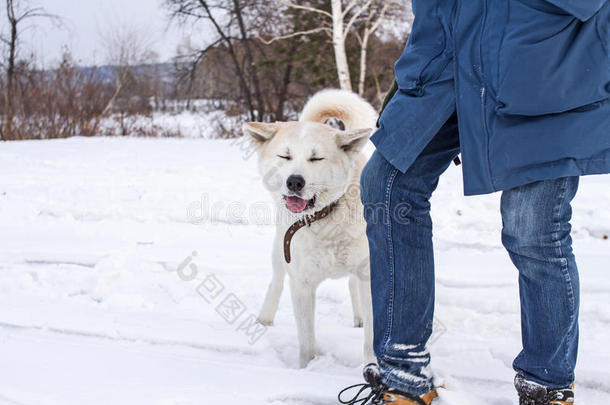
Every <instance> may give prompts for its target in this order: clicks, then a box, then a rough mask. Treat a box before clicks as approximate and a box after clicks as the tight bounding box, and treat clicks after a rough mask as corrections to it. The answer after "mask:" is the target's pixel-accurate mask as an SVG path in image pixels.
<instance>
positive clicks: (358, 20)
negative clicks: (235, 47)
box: [264, 0, 405, 95]
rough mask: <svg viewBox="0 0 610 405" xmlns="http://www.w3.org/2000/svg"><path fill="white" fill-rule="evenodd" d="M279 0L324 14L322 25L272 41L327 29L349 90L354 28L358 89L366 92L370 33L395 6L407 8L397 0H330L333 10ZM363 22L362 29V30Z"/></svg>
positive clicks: (339, 71) (341, 83) (342, 81)
mask: <svg viewBox="0 0 610 405" xmlns="http://www.w3.org/2000/svg"><path fill="white" fill-rule="evenodd" d="M276 1H277V2H278V3H280V4H283V5H284V6H286V7H289V8H293V9H300V10H305V11H309V12H312V13H316V14H318V15H319V16H321V17H322V18H321V19H320V26H318V27H316V28H311V29H309V30H303V31H296V32H293V33H288V34H280V35H277V36H274V37H273V38H271V39H269V40H264V42H266V43H270V42H273V41H276V40H279V39H285V38H290V37H293V36H300V35H310V34H312V33H316V32H320V31H324V32H327V33H328V34H329V35H330V36H331V38H332V43H333V49H334V56H335V64H336V68H337V77H338V80H339V86H340V87H341V88H342V89H345V90H352V81H351V75H350V68H349V63H348V55H347V51H346V40H347V37H348V35H349V34H350V33H352V32H354V33H355V34H356V36H357V38H358V41H359V43H360V75H359V81H358V93H359V94H360V95H362V94H364V79H365V77H366V58H367V51H368V44H369V39H370V36H371V35H372V34H373V33H374V32H375V31H376V30H377V29H378V28H379V26H380V24H381V22H382V21H384V20H385V18H386V17H387V13H388V11H389V10H390V8H391V7H392V6H393V8H394V9H396V10H399V9H401V8H402V9H404V8H405V6H404V5H403V4H398V2H396V1H393V0H329V2H330V12H328V11H326V10H324V9H321V8H316V7H313V6H310V5H304V4H298V3H294V2H291V1H289V0H276ZM359 26H362V28H361V29H362V33H361V34H360V33H359V32H358V29H359Z"/></svg>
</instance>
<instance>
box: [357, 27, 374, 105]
mask: <svg viewBox="0 0 610 405" xmlns="http://www.w3.org/2000/svg"><path fill="white" fill-rule="evenodd" d="M370 36H371V31H370V30H369V28H368V27H366V28H364V34H363V35H362V44H361V45H360V77H359V79H358V94H359V95H360V96H364V81H365V79H366V54H367V50H368V46H369V38H370Z"/></svg>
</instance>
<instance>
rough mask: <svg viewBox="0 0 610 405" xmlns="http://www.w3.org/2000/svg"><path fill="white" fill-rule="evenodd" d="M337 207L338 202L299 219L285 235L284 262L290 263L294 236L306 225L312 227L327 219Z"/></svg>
mask: <svg viewBox="0 0 610 405" xmlns="http://www.w3.org/2000/svg"><path fill="white" fill-rule="evenodd" d="M336 206H337V202H336V201H335V202H334V203H331V204H330V205H327V206H326V207H324V208H322V209H321V210H320V211H316V212H315V213H314V214H313V215H307V216H305V217H303V218H301V219H299V220H298V221H297V222H295V223H294V224H292V225H291V226H290V228H288V230H287V231H286V233H285V234H284V260H286V263H290V242H291V241H292V237H293V236H294V234H295V233H297V231H298V230H299V229H301V228H302V227H304V226H305V225H310V224H311V223H312V222H316V221H317V220H319V219H322V218H325V217H327V216H328V215H329V214H330V213H331V212H332V210H333V209H334V208H335V207H336Z"/></svg>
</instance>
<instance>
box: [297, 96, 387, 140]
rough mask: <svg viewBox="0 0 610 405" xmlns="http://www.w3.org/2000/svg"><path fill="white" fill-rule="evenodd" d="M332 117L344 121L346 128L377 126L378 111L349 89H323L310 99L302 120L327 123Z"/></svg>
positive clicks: (304, 109)
mask: <svg viewBox="0 0 610 405" xmlns="http://www.w3.org/2000/svg"><path fill="white" fill-rule="evenodd" d="M330 118H336V119H339V120H341V121H343V124H344V125H345V129H346V130H350V129H363V128H371V129H373V128H375V123H376V121H377V112H376V111H375V110H374V109H373V107H372V106H371V105H370V104H369V103H368V102H367V101H366V100H364V99H363V98H362V97H360V96H359V95H357V94H355V93H352V92H351V91H347V90H338V89H329V90H322V91H320V92H318V93H316V94H314V96H313V97H312V98H310V99H309V101H308V102H307V104H305V107H304V108H303V112H302V113H301V119H300V121H313V122H320V123H325V122H326V120H328V119H330Z"/></svg>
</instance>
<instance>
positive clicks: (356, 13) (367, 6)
mask: <svg viewBox="0 0 610 405" xmlns="http://www.w3.org/2000/svg"><path fill="white" fill-rule="evenodd" d="M372 2H373V0H368V1H367V2H366V3H365V4H364V5H363V6H362V7H360V9H359V10H358V11H357V12H355V13H354V15H353V16H352V18H350V19H349V21H348V23H347V25H346V26H345V29H344V30H343V36H347V34H349V32H350V30H351V29H352V25H354V22H356V20H357V19H358V17H360V15H361V14H362V13H363V12H364V11H365V10H368V9H369V8H370V7H371V3H372Z"/></svg>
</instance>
